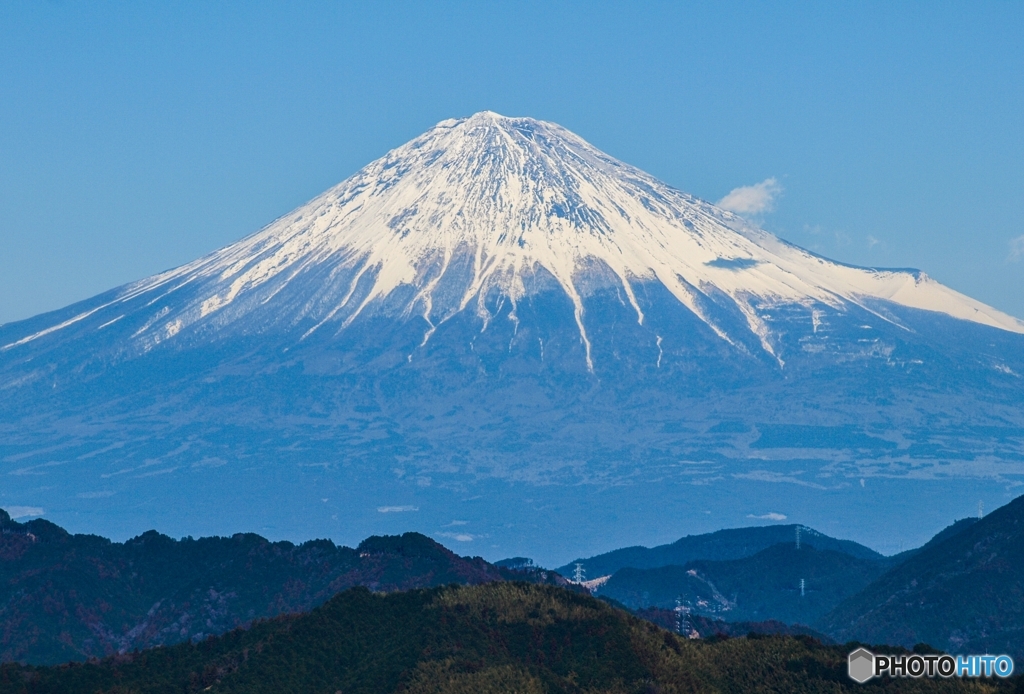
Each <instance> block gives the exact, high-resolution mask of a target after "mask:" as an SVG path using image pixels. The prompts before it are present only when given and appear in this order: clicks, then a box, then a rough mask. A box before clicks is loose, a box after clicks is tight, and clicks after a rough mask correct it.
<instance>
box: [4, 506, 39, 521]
mask: <svg viewBox="0 0 1024 694" xmlns="http://www.w3.org/2000/svg"><path fill="white" fill-rule="evenodd" d="M4 510H5V511H7V513H8V515H10V517H11V518H30V517H32V516H41V515H43V509H41V508H39V507H38V506H8V507H7V508H6V509H4Z"/></svg>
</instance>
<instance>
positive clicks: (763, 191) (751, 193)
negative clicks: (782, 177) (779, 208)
mask: <svg viewBox="0 0 1024 694" xmlns="http://www.w3.org/2000/svg"><path fill="white" fill-rule="evenodd" d="M781 194H782V184H781V183H779V182H778V180H776V179H775V178H774V177H773V178H766V179H765V180H763V181H761V182H760V183H755V184H754V185H752V186H740V187H739V188H733V189H732V190H731V191H729V194H728V195H726V196H725V197H724V198H722V199H721V200H719V201H718V202H716V203H715V204H716V205H718V206H719V207H721V208H722V209H723V210H729V211H730V212H735V213H736V214H749V215H759V214H764V213H766V212H771V211H772V210H774V209H775V199H776V198H778V197H779V195H781Z"/></svg>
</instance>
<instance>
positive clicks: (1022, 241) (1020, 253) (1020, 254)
mask: <svg viewBox="0 0 1024 694" xmlns="http://www.w3.org/2000/svg"><path fill="white" fill-rule="evenodd" d="M1021 258H1024V236H1018V237H1017V238H1015V239H1010V260H1012V261H1013V262H1015V263H1016V262H1017V261H1018V260H1020V259H1021Z"/></svg>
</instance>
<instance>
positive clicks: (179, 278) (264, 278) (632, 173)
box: [0, 112, 1024, 562]
mask: <svg viewBox="0 0 1024 694" xmlns="http://www.w3.org/2000/svg"><path fill="white" fill-rule="evenodd" d="M1022 374H1024V322H1022V321H1020V320H1018V319H1016V318H1014V317H1011V316H1009V315H1006V314H1004V313H1001V312H999V311H997V310H996V309H993V308H991V307H989V306H986V305H984V304H982V303H980V302H978V301H975V300H973V299H971V298H969V297H966V296H964V295H962V294H960V293H958V292H956V291H954V290H952V289H950V288H948V287H945V286H943V285H942V284H939V283H938V282H936V281H934V280H933V279H931V278H930V277H928V276H927V275H926V274H924V273H923V272H920V271H918V270H907V269H898V270H894V269H873V268H859V267H853V266H850V265H845V264H842V263H839V262H835V261H832V260H829V259H826V258H823V257H820V256H818V255H815V254H813V253H811V252H809V251H806V250H804V249H801V248H799V247H797V246H794V245H792V244H790V243H787V242H785V241H783V240H781V239H779V238H778V237H776V236H774V235H772V234H770V233H768V232H766V231H764V230H762V229H759V228H757V227H756V226H755V225H753V224H751V223H750V222H748V221H746V220H744V219H743V218H741V217H738V216H736V215H734V214H731V213H729V212H727V211H725V210H722V209H719V208H717V207H715V206H714V205H712V204H710V203H707V202H705V201H702V200H699V199H697V198H695V197H693V196H690V195H687V194H685V193H682V192H680V191H678V190H675V189H673V188H671V187H670V186H667V185H665V184H664V183H662V182H660V181H658V180H656V179H654V178H653V177H651V176H649V175H648V174H645V173H644V172H642V171H640V170H638V169H636V168H633V167H631V166H629V165H626V164H624V163H622V162H619V161H617V160H615V159H613V158H612V157H610V156H608V155H606V154H604V153H602V152H601V151H599V150H597V149H596V148H594V147H593V146H591V145H590V144H588V143H587V142H585V141H583V140H582V139H581V138H579V137H577V136H576V135H574V134H573V133H571V132H569V131H567V130H565V129H564V128H561V127H559V126H557V125H555V124H552V123H547V122H542V121H537V120H533V119H529V118H506V117H502V116H499V115H497V114H494V113H490V112H484V113H478V114H476V115H474V116H472V117H469V118H465V119H461V120H448V121H443V122H441V123H439V124H438V125H436V126H435V127H434V128H432V129H431V130H429V131H427V132H426V133H424V134H423V135H422V136H420V137H418V138H416V139H414V140H412V141H411V142H409V143H407V144H405V145H403V146H401V147H399V148H397V149H395V150H393V151H391V152H389V153H388V154H386V155H385V156H384V157H382V158H381V159H379V160H377V161H375V162H373V163H371V164H369V165H368V166H366V167H365V168H364V169H362V170H361V171H359V172H357V173H356V174H355V175H353V176H352V177H351V178H349V179H347V180H345V181H344V182H342V183H340V184H339V185H337V186H335V187H334V188H332V189H330V190H328V191H326V192H325V193H323V194H322V195H320V196H318V197H316V198H314V199H313V200H312V201H310V202H309V203H307V204H305V205H303V206H302V207H300V208H298V209H296V210H294V211H293V212H291V213H289V214H287V215H285V216H283V217H281V218H280V219H278V220H276V221H274V222H273V223H271V224H270V225H268V226H267V227H265V228H264V229H262V230H260V231H258V232H257V233H255V234H253V235H252V236H249V237H247V238H245V239H243V240H241V241H239V242H237V243H235V244H232V245H230V246H228V247H226V248H223V249H221V250H218V251H215V252H214V253H211V254H210V255H208V256H205V257H203V258H200V259H198V260H196V261H194V262H192V263H189V264H187V265H184V266H182V267H179V268H175V269H173V270H169V271H167V272H163V273H161V274H158V275H155V276H153V277H150V278H147V279H144V280H141V281H138V282H134V283H132V284H128V285H125V286H123V287H120V288H117V289H114V290H111V291H109V292H106V293H104V294H101V295H99V296H97V297H94V298H92V299H89V300H86V301H83V302H80V303H78V304H75V305H72V306H69V307H67V308H65V309H62V310H59V311H55V312H52V313H48V314H44V315H40V316H36V317H34V318H31V319H28V320H24V321H20V322H16V323H11V324H7V325H3V326H0V394H2V398H0V478H2V479H3V484H2V485H0V506H3V507H18V508H20V509H23V513H25V514H30V513H45V514H46V515H47V516H48V517H50V518H52V519H53V520H55V521H57V522H59V523H60V524H62V525H64V526H66V527H70V528H73V529H77V530H86V531H91V532H101V533H104V534H108V535H113V536H114V537H120V536H128V535H131V534H135V533H137V532H140V531H141V530H144V529H146V528H148V527H153V526H155V527H157V528H158V529H160V530H162V531H164V532H170V533H180V534H193V535H196V534H209V533H227V532H235V531H237V530H259V531H261V532H263V533H264V534H268V535H270V536H271V537H278V538H291V539H306V538H308V537H312V536H314V535H328V536H331V537H333V538H336V539H338V540H339V541H352V540H353V539H358V538H360V537H364V536H366V535H369V534H374V533H381V532H393V531H397V530H409V529H416V530H420V531H423V532H427V533H428V534H432V535H434V536H435V537H438V538H441V539H444V538H447V539H450V540H452V541H454V542H464V543H470V546H472V547H473V548H474V549H475V550H476V551H478V552H479V553H481V554H484V555H487V556H491V557H492V558H496V557H497V556H499V555H502V556H508V555H511V554H519V553H523V552H524V551H529V552H531V553H533V555H534V556H536V557H539V558H541V559H542V560H550V561H552V562H555V561H558V560H564V559H565V558H566V557H567V556H580V555H585V554H592V553H596V552H598V551H604V550H607V549H610V548H612V547H614V546H618V545H620V544H623V543H631V544H632V543H635V542H636V540H644V541H649V542H663V541H668V540H671V539H675V538H676V537H678V535H679V534H680V533H681V532H691V531H692V532H698V531H705V530H714V529H718V528H720V527H723V526H728V525H733V526H734V525H742V524H749V522H750V521H749V520H747V519H748V518H749V517H755V518H759V517H763V518H764V519H766V520H767V521H768V522H771V521H773V520H775V519H779V520H781V519H782V518H783V517H786V516H788V517H789V519H790V520H791V521H792V520H797V521H799V522H801V523H806V524H808V525H814V526H815V527H819V528H821V529H822V530H824V531H827V532H830V534H839V535H841V536H846V537H851V538H853V539H857V540H859V541H861V542H865V543H867V544H871V545H873V546H875V547H876V548H879V549H882V550H885V549H895V547H894V546H893V545H894V544H895V543H896V542H897V541H909V542H913V541H915V540H919V539H924V538H927V537H929V536H930V535H931V534H933V532H934V530H935V529H936V528H937V527H941V525H942V523H943V521H944V520H945V519H946V518H948V517H949V516H950V514H951V513H952V514H956V513H961V514H962V512H963V510H964V508H962V507H963V506H965V504H966V505H973V504H975V503H977V502H978V500H979V499H981V500H985V499H991V503H992V506H993V507H994V506H996V505H1000V504H1001V503H1004V502H1005V500H1006V498H1008V495H1009V494H1010V493H1011V492H1010V490H1011V488H1013V487H1015V486H1016V485H1019V484H1020V482H1021V480H1022V479H1024V449H1022V445H1024V409H1022V405H1024V381H1022V379H1021V375H1022ZM894 528H898V531H897V530H894ZM844 529H845V531H846V532H845V533H844V532H842V531H843V530H844Z"/></svg>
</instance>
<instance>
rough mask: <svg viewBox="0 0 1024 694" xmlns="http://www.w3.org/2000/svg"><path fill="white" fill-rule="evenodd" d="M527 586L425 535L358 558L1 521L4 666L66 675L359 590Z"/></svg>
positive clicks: (322, 550) (250, 539) (334, 551)
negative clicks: (67, 666) (62, 665)
mask: <svg viewBox="0 0 1024 694" xmlns="http://www.w3.org/2000/svg"><path fill="white" fill-rule="evenodd" d="M534 573H536V574H537V575H535V576H533V575H530V576H528V575H524V574H523V573H522V572H515V573H513V572H509V571H506V570H502V569H498V568H496V567H494V566H491V565H490V564H488V563H487V562H485V561H483V560H482V559H480V558H475V559H468V558H463V557H458V556H456V555H455V554H453V553H452V552H450V551H448V550H447V549H445V548H444V547H442V546H441V545H439V544H437V543H436V542H434V541H433V540H431V539H429V538H427V537H424V536H423V535H419V534H417V533H407V534H405V535H402V536H400V537H383V538H381V537H374V538H370V539H368V540H366V541H364V542H363V543H362V544H361V545H360V546H359V547H358V548H356V549H351V548H348V547H337V546H335V545H334V543H332V542H330V541H328V540H315V541H311V542H306V543H304V544H301V545H293V544H292V543H290V542H268V541H267V540H265V539H263V538H262V537H260V536H258V535H252V534H246V535H242V534H239V535H235V536H233V537H209V538H202V539H199V540H193V539H191V538H186V539H184V540H180V541H178V540H173V539H171V538H169V537H167V536H165V535H160V534H159V533H156V532H153V531H150V532H147V533H145V534H143V535H140V536H139V537H136V538H133V539H131V540H128V541H127V542H125V543H123V544H122V543H116V542H110V541H109V540H106V539H104V538H101V537H96V536H94V535H70V534H68V533H67V532H65V531H64V530H63V529H61V528H60V527H58V526H56V525H54V524H52V523H49V522H48V521H45V520H33V521H30V522H28V523H16V522H13V521H11V519H10V517H9V516H8V515H7V513H5V512H4V511H2V510H0V662H3V661H11V660H18V661H23V662H32V663H59V662H64V661H67V660H84V659H85V658H87V657H102V656H105V655H110V654H114V653H118V652H124V651H130V650H133V649H137V648H147V647H150V646H156V645H168V644H173V643H178V642H180V641H186V640H197V639H203V638H205V637H206V636H209V635H210V634H219V633H224V632H225V631H228V630H230V629H233V628H234V627H236V626H239V625H241V624H245V623H247V622H250V621H251V620H253V619H256V618H261V617H270V616H274V615H278V614H282V613H287V612H299V611H306V610H309V609H311V608H312V607H314V606H316V605H319V604H321V603H323V602H324V601H325V600H327V599H328V598H330V597H331V596H332V595H334V594H335V593H337V592H338V591H340V590H344V589H346V588H350V587H352V586H356V585H362V586H367V587H369V588H371V589H373V590H380V591H392V590H406V589H409V588H418V587H426V586H433V585H444V584H448V583H470V584H473V583H482V582H485V581H494V580H502V579H503V576H505V575H508V576H515V577H516V578H518V579H519V580H555V579H554V577H553V575H551V574H546V575H544V576H542V575H541V572H534Z"/></svg>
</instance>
